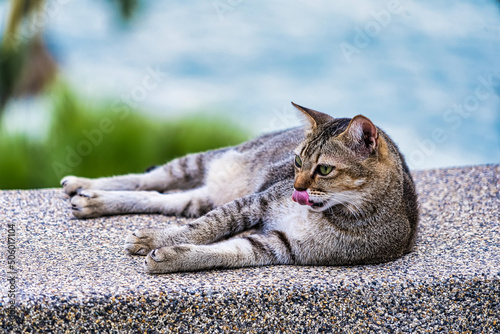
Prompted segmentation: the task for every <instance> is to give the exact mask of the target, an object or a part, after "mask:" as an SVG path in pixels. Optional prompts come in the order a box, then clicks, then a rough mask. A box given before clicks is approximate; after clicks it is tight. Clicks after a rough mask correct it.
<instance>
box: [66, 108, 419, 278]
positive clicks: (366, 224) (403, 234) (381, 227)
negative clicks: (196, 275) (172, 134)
mask: <svg viewBox="0 0 500 334" xmlns="http://www.w3.org/2000/svg"><path fill="white" fill-rule="evenodd" d="M294 106H295V107H296V108H297V109H298V110H300V111H301V112H302V113H303V114H304V115H305V118H306V119H307V120H308V122H309V123H310V125H308V126H307V127H306V129H305V131H304V129H303V128H294V129H290V130H285V131H281V132H276V133H272V134H268V135H264V136H262V137H260V138H257V139H255V140H252V141H249V142H246V143H243V144H241V145H239V146H236V147H231V148H223V149H220V150H216V151H211V152H206V153H200V154H193V155H188V156H186V157H183V158H180V159H177V160H174V161H172V162H170V163H168V164H166V165H164V166H162V167H159V168H156V169H154V170H153V171H150V172H148V173H146V174H132V175H125V176H117V177H111V178H99V179H86V178H78V177H74V176H68V177H65V178H64V179H63V180H62V185H63V188H64V191H65V192H66V193H67V194H69V195H71V196H73V198H72V199H71V204H72V210H73V214H74V215H75V216H76V217H78V218H91V217H98V216H102V215H114V214H126V213H162V214H165V215H178V216H186V217H197V218H198V219H196V220H193V221H192V222H190V223H188V224H185V225H182V226H169V227H167V228H163V229H142V230H138V231H136V232H134V233H131V234H129V235H128V236H127V238H126V240H125V250H126V251H127V252H128V253H129V254H132V255H145V256H146V260H145V270H146V271H147V272H148V273H170V272H180V271H196V270H207V269H214V268H240V267H249V266H266V265H282V264H290V265H359V264H370V263H381V262H386V261H391V260H394V259H396V258H398V257H401V256H402V255H404V254H405V253H408V252H410V251H411V249H412V247H413V245H414V242H415V237H416V231H417V224H418V219H419V217H418V205H417V195H416V193H415V187H414V183H413V180H412V177H411V175H410V173H409V170H408V167H407V165H406V163H405V161H404V158H403V156H402V155H401V153H400V152H399V151H398V148H397V147H396V145H395V144H394V143H393V142H392V140H391V139H389V137H388V136H387V135H386V134H385V133H384V132H383V131H382V130H380V129H378V128H377V127H376V126H375V125H373V123H372V122H371V121H370V120H369V119H368V118H366V117H364V116H361V115H358V116H356V117H354V118H353V119H347V118H339V119H334V118H333V117H331V116H329V115H327V114H324V113H320V112H318V111H314V110H311V109H308V108H304V107H301V106H299V105H296V104H294ZM173 190H176V192H173V193H167V194H164V193H163V192H166V191H173ZM245 231H253V232H252V233H247V234H246V235H240V233H242V232H245ZM235 236H236V237H235Z"/></svg>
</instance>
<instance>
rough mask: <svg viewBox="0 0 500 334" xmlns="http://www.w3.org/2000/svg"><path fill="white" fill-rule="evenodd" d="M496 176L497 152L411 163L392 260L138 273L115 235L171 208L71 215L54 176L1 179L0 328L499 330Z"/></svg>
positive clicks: (154, 221) (153, 222) (152, 222)
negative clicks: (409, 239)
mask: <svg viewBox="0 0 500 334" xmlns="http://www.w3.org/2000/svg"><path fill="white" fill-rule="evenodd" d="M499 175H500V166H498V165H497V166H478V167H470V168H457V169H444V170H430V171H422V172H415V173H414V177H415V180H416V183H417V188H418V191H419V194H420V203H421V211H422V221H421V226H420V232H419V237H418V241H417V249H416V251H415V252H414V253H412V254H410V255H408V256H406V257H404V258H402V259H400V260H397V261H395V262H392V263H388V264H383V265H375V266H362V267H285V266H279V267H265V268H249V269H239V270H227V271H212V272H199V273H185V274H170V275H162V276H149V275H146V274H144V273H143V271H142V265H141V263H142V261H143V260H142V258H140V257H130V256H127V255H125V254H124V253H122V252H121V248H122V243H123V240H124V238H125V235H126V233H127V231H130V230H134V229H137V228H143V227H155V226H160V225H161V224H169V223H172V222H180V223H182V222H183V220H179V219H177V220H176V219H172V218H169V217H163V216H159V215H139V216H137V215H135V216H120V217H108V218H100V219H91V220H76V219H72V218H71V215H70V211H69V204H68V199H67V198H66V197H65V196H64V195H63V194H62V191H60V190H59V189H47V190H34V191H0V221H1V222H2V229H1V236H2V237H1V240H2V241H1V245H0V250H1V254H2V256H1V259H0V263H1V265H0V268H2V271H1V276H0V282H1V287H0V324H1V327H2V328H3V329H4V331H5V332H9V333H10V332H13V333H24V332H45V331H47V330H50V331H53V332H65V331H70V332H89V331H90V332H115V333H118V332H119V333H123V332H131V333H132V332H141V333H153V332H156V331H160V332H184V333H197V332H236V331H244V332H293V333H297V332H307V333H312V332H360V333H366V332H394V333H399V332H411V333H414V332H429V333H436V332H444V333H450V332H451V333H467V332H470V333H497V332H499V331H500V320H499V318H500V223H499V219H500V218H499V217H500V209H499V207H500V196H499V191H500V180H499ZM7 224H11V226H10V227H11V234H12V232H13V230H12V227H13V228H14V230H15V247H16V253H15V260H16V263H15V265H14V266H13V268H9V265H8V263H7V259H8V252H7V247H8V241H7V234H8V225H7ZM12 225H13V226H12ZM12 240H13V239H11V241H12ZM11 249H12V247H11ZM11 269H15V270H17V274H11V273H10V272H11V271H12V270H11ZM13 277H14V278H15V281H12V280H11V281H8V279H11V278H13ZM12 282H15V285H11V284H10V283H12ZM11 287H12V288H13V289H14V288H15V292H16V297H15V301H16V304H15V305H14V306H13V308H12V309H11V308H9V306H10V304H9V303H10V299H9V296H8V295H9V288H11Z"/></svg>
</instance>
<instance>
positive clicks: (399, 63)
mask: <svg viewBox="0 0 500 334" xmlns="http://www.w3.org/2000/svg"><path fill="white" fill-rule="evenodd" d="M142 3H143V5H142V7H141V10H140V12H139V13H138V15H137V16H136V18H135V19H134V20H133V22H132V24H130V25H129V26H124V25H122V24H120V23H118V21H117V20H116V15H115V13H114V12H113V11H112V10H110V9H111V7H110V5H109V4H108V2H103V1H91V0H86V1H75V0H73V1H68V0H64V1H63V0H53V1H52V2H51V4H52V7H51V8H52V9H51V11H50V12H47V14H46V17H47V20H46V24H45V34H46V38H47V41H48V43H49V46H50V48H51V50H52V52H53V53H54V54H55V56H56V57H57V59H58V61H59V63H60V64H61V66H62V69H63V73H64V76H65V77H66V78H67V79H68V80H69V81H70V82H71V83H73V84H74V85H75V86H76V87H78V89H79V90H80V91H82V92H83V93H85V94H86V95H88V96H89V97H90V98H92V97H96V98H100V97H109V96H116V97H118V98H121V99H127V98H128V99H130V98H131V97H132V100H131V101H132V102H131V103H135V104H137V105H138V106H139V107H141V108H142V109H145V110H150V112H152V113H155V114H159V115H176V114H179V113H187V112H192V111H197V110H206V111H207V112H213V111H222V112H226V113H228V114H230V115H231V116H232V117H233V118H234V119H236V120H237V121H240V122H242V123H243V124H246V125H248V127H250V128H251V129H252V131H254V132H255V133H256V134H257V133H262V132H266V131H271V130H275V129H279V128H284V127H288V126H293V125H297V124H300V120H299V118H298V117H297V115H296V113H295V111H294V110H293V108H292V107H291V106H290V101H294V102H296V103H299V104H301V105H304V106H307V107H311V108H314V109H317V110H320V111H323V112H327V113H329V114H331V115H332V116H338V117H352V116H354V115H357V114H364V115H366V116H367V117H369V118H370V119H372V121H374V123H376V124H377V125H379V126H380V127H381V128H383V129H385V130H386V131H387V132H388V133H389V134H390V135H391V136H392V137H393V139H394V140H395V141H396V142H397V143H398V144H399V146H400V148H401V150H402V151H403V153H404V154H405V155H406V157H407V159H408V161H409V164H410V166H411V168H413V169H422V168H433V167H445V166H460V165H470V164H484V163H499V162H500V98H499V93H500V57H499V55H500V5H499V4H498V1H494V0H454V1H450V0H442V1H439V2H437V1H418V2H417V1H397V0H396V1H368V0H351V1H331V0H316V1H309V2H305V1H300V2H299V1H297V2H293V3H292V2H290V1H281V0H270V1H266V2H256V1H248V0H204V1H200V0H194V1H189V2H186V1H178V0H170V1H143V2H142ZM6 8H7V7H6V2H5V1H4V2H0V11H1V13H2V15H1V16H0V19H1V20H2V22H1V23H2V25H3V24H4V22H5V14H4V13H5V12H6ZM151 71H156V73H157V74H158V73H159V74H160V75H159V76H158V78H157V79H158V80H157V81H155V82H150V83H149V85H148V89H144V80H145V78H146V77H148V75H150V73H151ZM146 84H148V82H146ZM153 86H154V87H153ZM134 96H135V97H134Z"/></svg>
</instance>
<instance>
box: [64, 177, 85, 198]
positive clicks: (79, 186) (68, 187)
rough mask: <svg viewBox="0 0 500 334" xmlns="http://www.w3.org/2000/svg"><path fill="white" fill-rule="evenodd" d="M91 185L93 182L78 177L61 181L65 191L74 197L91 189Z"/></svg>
mask: <svg viewBox="0 0 500 334" xmlns="http://www.w3.org/2000/svg"><path fill="white" fill-rule="evenodd" d="M91 184H92V180H90V179H86V178H83V177H76V176H66V177H65V178H63V179H62V180H61V186H62V187H63V191H64V192H65V193H66V194H68V195H69V196H72V197H73V196H75V195H77V194H78V193H80V192H81V191H82V190H85V189H89V188H90V187H91Z"/></svg>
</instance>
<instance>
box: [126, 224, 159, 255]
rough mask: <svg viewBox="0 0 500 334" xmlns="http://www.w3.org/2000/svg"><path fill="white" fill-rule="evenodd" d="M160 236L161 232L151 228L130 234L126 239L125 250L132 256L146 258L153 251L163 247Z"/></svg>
mask: <svg viewBox="0 0 500 334" xmlns="http://www.w3.org/2000/svg"><path fill="white" fill-rule="evenodd" d="M158 236H159V230H157V229H149V228H145V229H142V230H138V231H135V232H133V233H129V235H128V236H127V238H126V239H125V247H124V250H125V252H127V253H129V254H130V255H143V256H145V255H147V254H148V253H149V252H151V251H152V250H153V249H156V248H158V247H161V246H163V245H161V242H160V240H159V238H158Z"/></svg>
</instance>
